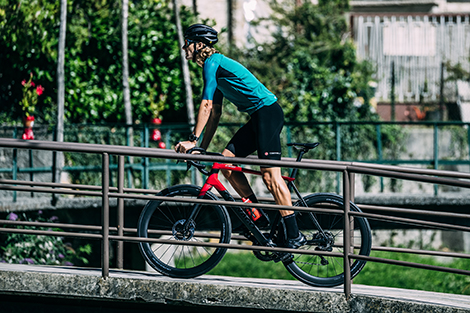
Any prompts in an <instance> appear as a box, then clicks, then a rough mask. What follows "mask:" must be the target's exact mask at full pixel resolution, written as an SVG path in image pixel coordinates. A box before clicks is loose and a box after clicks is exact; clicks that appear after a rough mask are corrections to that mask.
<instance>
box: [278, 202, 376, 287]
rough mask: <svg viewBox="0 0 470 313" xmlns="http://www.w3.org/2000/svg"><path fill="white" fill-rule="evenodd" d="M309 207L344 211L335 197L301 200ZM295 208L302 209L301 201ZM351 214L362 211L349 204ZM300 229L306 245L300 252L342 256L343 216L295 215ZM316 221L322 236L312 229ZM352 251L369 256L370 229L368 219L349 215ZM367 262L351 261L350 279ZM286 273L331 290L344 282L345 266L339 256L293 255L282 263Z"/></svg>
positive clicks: (300, 213) (298, 213)
mask: <svg viewBox="0 0 470 313" xmlns="http://www.w3.org/2000/svg"><path fill="white" fill-rule="evenodd" d="M304 200H305V202H306V203H307V206H308V207H311V208H313V207H315V208H325V209H326V208H328V209H341V210H342V209H343V208H344V201H343V198H342V197H340V196H338V195H334V194H326V193H321V194H313V195H309V196H307V197H305V198H304ZM294 206H298V207H302V206H303V205H302V203H301V200H299V201H297V202H296V203H295V204H294ZM350 211H352V212H361V210H360V209H359V208H358V207H357V206H356V205H355V204H354V203H352V202H351V203H350ZM296 218H297V224H298V226H299V230H300V231H301V232H302V233H303V234H304V235H305V236H306V237H307V240H308V243H307V245H305V246H302V247H301V248H299V249H302V250H312V251H317V252H321V251H325V252H339V253H343V251H344V245H343V234H344V231H343V230H344V215H343V214H342V213H327V212H324V213H323V212H306V211H304V212H297V213H296ZM313 219H316V220H317V221H318V223H319V224H320V226H321V228H322V229H323V231H324V234H325V235H323V234H321V233H320V232H319V231H318V229H316V227H315V226H314V223H313ZM350 225H351V245H352V246H351V247H350V249H351V252H354V254H359V255H365V256H368V255H369V254H370V250H371V242H372V239H371V237H372V236H371V230H370V226H369V222H368V221H367V219H365V218H363V217H358V216H350ZM365 264H366V261H364V260H354V261H353V263H352V264H351V278H353V277H355V276H356V275H357V274H359V272H360V271H361V270H362V268H363V267H364V265H365ZM284 265H285V266H286V268H287V270H288V271H289V272H290V273H291V274H292V276H294V277H295V278H297V279H298V280H300V281H302V282H304V283H306V284H308V285H312V286H316V287H334V286H338V285H341V284H343V283H344V263H343V258H342V257H336V256H327V255H324V256H319V255H307V254H294V258H293V259H292V260H289V261H286V262H284Z"/></svg>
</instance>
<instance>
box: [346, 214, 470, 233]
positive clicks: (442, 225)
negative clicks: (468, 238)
mask: <svg viewBox="0 0 470 313" xmlns="http://www.w3.org/2000/svg"><path fill="white" fill-rule="evenodd" d="M349 214H350V215H354V216H362V217H366V218H370V219H374V220H382V221H387V222H399V223H403V224H410V225H417V226H429V227H432V228H436V229H444V230H448V229H454V230H461V231H470V227H469V226H460V225H452V224H445V223H440V222H429V221H422V220H416V219H412V218H405V217H397V216H388V215H387V216H386V215H381V214H372V213H364V212H353V211H351V212H350V213H349Z"/></svg>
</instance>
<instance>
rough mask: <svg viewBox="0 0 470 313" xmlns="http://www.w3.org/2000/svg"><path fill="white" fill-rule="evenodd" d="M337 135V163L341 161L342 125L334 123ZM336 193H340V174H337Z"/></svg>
mask: <svg viewBox="0 0 470 313" xmlns="http://www.w3.org/2000/svg"><path fill="white" fill-rule="evenodd" d="M334 125H335V133H336V161H341V125H340V124H339V123H338V122H335V123H334ZM336 193H337V194H339V193H340V173H337V174H336Z"/></svg>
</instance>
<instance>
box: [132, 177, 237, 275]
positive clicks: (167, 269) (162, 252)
mask: <svg viewBox="0 0 470 313" xmlns="http://www.w3.org/2000/svg"><path fill="white" fill-rule="evenodd" d="M200 191H201V188H200V187H197V186H194V185H177V186H173V187H170V188H167V189H165V190H162V191H161V192H160V193H159V194H158V196H166V197H186V198H194V199H195V198H197V196H198V195H199V192H200ZM204 199H210V200H218V198H217V197H216V196H215V195H214V194H213V193H211V192H207V193H206V195H205V197H204ZM193 207H194V204H193V203H188V202H174V201H164V200H163V201H162V200H153V201H149V202H148V203H147V205H146V206H145V207H144V209H143V210H142V213H141V215H140V217H139V221H138V225H137V235H138V237H144V238H161V239H168V240H170V241H174V244H173V243H172V244H168V243H154V244H152V243H148V242H139V249H140V252H141V254H142V256H143V257H144V259H145V260H146V261H147V263H148V264H149V265H150V266H151V267H152V268H154V269H155V270H156V271H158V272H160V273H161V274H163V275H167V276H170V277H175V278H192V277H196V276H199V275H202V274H205V273H207V272H208V271H210V270H211V269H212V268H214V266H216V265H217V263H219V262H220V260H221V259H222V257H223V256H224V255H225V252H226V251H227V249H226V248H212V247H196V246H193V245H185V244H184V242H195V241H198V242H208V241H210V242H218V243H230V237H231V232H232V226H231V221H230V218H229V215H228V212H227V209H226V208H225V207H224V206H220V205H206V204H202V205H201V207H200V211H199V213H198V215H197V217H196V219H195V221H194V225H193V228H192V229H191V232H187V233H184V234H183V233H181V232H178V227H179V226H181V225H182V224H183V223H184V221H186V219H187V218H188V217H189V214H190V212H191V211H192V208H193ZM155 231H158V232H164V233H163V234H162V233H157V234H155Z"/></svg>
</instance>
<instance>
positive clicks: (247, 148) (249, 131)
mask: <svg viewBox="0 0 470 313" xmlns="http://www.w3.org/2000/svg"><path fill="white" fill-rule="evenodd" d="M252 123H253V122H252V120H251V119H250V120H249V121H248V123H246V124H245V125H243V126H242V127H241V128H240V129H239V130H238V131H237V132H236V133H235V135H234V136H233V138H232V139H231V140H230V142H229V143H228V144H227V147H226V148H225V150H224V151H223V152H222V154H223V155H224V156H226V157H241V158H244V157H246V156H248V155H250V154H251V153H253V152H255V151H256V141H255V135H256V134H255V133H254V131H253V125H252ZM222 174H223V175H224V176H225V178H226V179H227V180H228V181H229V182H230V184H231V185H232V187H233V188H234V189H235V191H236V192H237V193H238V194H239V195H240V196H241V197H244V198H248V197H250V196H251V195H253V190H252V189H251V186H250V184H249V182H248V180H247V178H246V176H245V174H244V173H241V172H234V171H230V170H222Z"/></svg>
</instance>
